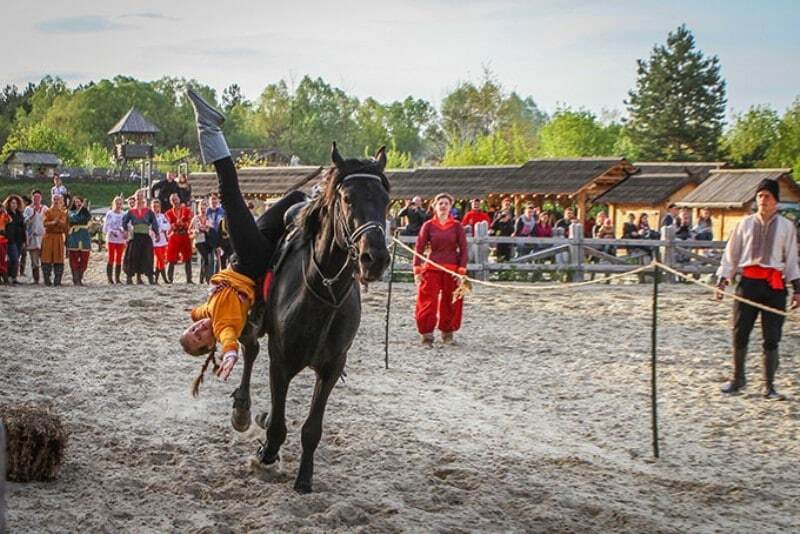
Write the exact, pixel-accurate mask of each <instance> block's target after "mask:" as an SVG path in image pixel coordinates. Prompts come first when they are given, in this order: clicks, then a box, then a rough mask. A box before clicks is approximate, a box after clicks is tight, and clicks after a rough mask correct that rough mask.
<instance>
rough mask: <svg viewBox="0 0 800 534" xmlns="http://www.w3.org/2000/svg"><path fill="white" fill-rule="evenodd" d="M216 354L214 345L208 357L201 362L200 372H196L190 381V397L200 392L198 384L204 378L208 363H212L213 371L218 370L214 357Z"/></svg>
mask: <svg viewBox="0 0 800 534" xmlns="http://www.w3.org/2000/svg"><path fill="white" fill-rule="evenodd" d="M216 354H217V346H216V345H214V346H213V347H212V348H211V350H210V351H209V352H208V357H207V358H206V361H205V362H203V366H202V367H201V368H200V374H198V375H197V376H196V377H195V379H194V381H192V397H197V396H198V395H199V394H200V384H202V383H203V379H204V378H205V374H206V369H208V364H210V363H213V364H214V371H213V372H215V373H216V372H217V371H218V370H219V363H218V362H217V358H216Z"/></svg>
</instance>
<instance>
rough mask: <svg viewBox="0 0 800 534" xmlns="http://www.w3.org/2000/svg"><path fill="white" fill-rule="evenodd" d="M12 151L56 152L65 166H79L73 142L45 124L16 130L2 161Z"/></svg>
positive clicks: (5, 146) (9, 138)
mask: <svg viewBox="0 0 800 534" xmlns="http://www.w3.org/2000/svg"><path fill="white" fill-rule="evenodd" d="M12 150H37V151H41V152H54V153H55V154H56V155H58V156H59V157H60V158H61V160H62V161H63V162H64V165H67V166H70V167H71V166H75V165H77V164H78V158H77V157H76V156H77V152H76V150H75V147H74V145H73V144H72V143H71V140H70V139H69V138H68V137H67V136H66V135H65V134H64V133H63V132H60V131H58V130H55V129H53V128H50V127H49V126H47V125H46V124H44V123H39V124H33V125H31V126H21V127H18V128H15V129H14V130H13V131H12V132H11V134H10V135H9V136H8V140H7V141H6V144H5V145H4V146H3V153H2V154H1V155H0V160H5V158H7V157H8V155H9V154H10V153H11V151H12Z"/></svg>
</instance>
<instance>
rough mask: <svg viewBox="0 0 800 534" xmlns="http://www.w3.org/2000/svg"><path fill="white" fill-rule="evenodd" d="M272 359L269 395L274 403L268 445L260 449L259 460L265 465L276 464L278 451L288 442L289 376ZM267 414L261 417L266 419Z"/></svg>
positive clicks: (270, 417)
mask: <svg viewBox="0 0 800 534" xmlns="http://www.w3.org/2000/svg"><path fill="white" fill-rule="evenodd" d="M273 362H274V360H272V358H270V364H269V393H270V399H271V402H272V406H271V410H270V412H269V420H268V421H267V422H266V424H265V426H266V429H267V443H266V445H264V446H263V447H259V449H258V454H257V455H258V459H259V460H261V463H263V464H271V463H275V461H277V460H278V451H280V448H281V445H283V442H284V441H286V394H287V392H288V391H289V382H290V381H291V379H292V376H289V375H288V373H287V370H286V368H285V366H283V365H280V364H277V363H273ZM264 416H265V414H264V415H262V416H259V417H261V418H262V420H263V418H264Z"/></svg>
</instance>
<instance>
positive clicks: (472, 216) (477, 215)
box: [461, 209, 492, 234]
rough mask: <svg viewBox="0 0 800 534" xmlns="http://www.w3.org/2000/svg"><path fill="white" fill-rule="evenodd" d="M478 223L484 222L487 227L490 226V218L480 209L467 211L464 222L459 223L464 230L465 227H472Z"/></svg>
mask: <svg viewBox="0 0 800 534" xmlns="http://www.w3.org/2000/svg"><path fill="white" fill-rule="evenodd" d="M479 222H485V223H486V224H488V225H489V226H491V225H492V218H491V217H489V214H488V213H486V212H485V211H483V210H481V209H477V210H469V211H468V212H467V214H466V215H464V220H462V221H461V224H462V225H464V227H465V228H466V227H467V226H472V225H474V224H476V223H479ZM473 234H474V229H473Z"/></svg>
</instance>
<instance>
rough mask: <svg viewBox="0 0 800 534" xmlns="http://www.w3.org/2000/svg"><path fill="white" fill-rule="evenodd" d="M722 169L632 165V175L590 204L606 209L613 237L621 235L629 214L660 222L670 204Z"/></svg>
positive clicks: (693, 165) (702, 164) (710, 165)
mask: <svg viewBox="0 0 800 534" xmlns="http://www.w3.org/2000/svg"><path fill="white" fill-rule="evenodd" d="M724 165H725V163H723V162H680V163H671V162H641V163H636V164H635V166H636V171H635V173H634V174H632V175H630V176H628V177H627V178H625V179H624V180H622V181H620V182H619V183H617V185H615V186H613V187H611V188H610V189H609V190H607V191H606V192H605V193H603V194H601V195H599V196H597V197H595V198H594V199H592V202H593V203H601V204H606V205H607V206H608V215H609V217H611V220H612V221H614V227H615V230H616V231H615V234H616V235H622V227H623V225H624V224H625V222H627V219H628V215H629V214H631V213H633V214H634V215H635V216H636V218H637V220H638V218H639V215H640V214H642V213H646V214H647V216H648V218H649V220H650V221H655V222H657V221H660V220H661V217H662V216H663V215H664V214H666V211H667V207H668V206H669V205H670V204H672V203H674V202H677V201H678V200H681V199H683V198H684V197H685V196H686V195H688V194H689V193H690V192H691V191H693V190H694V189H695V188H697V187H698V186H699V185H700V184H701V183H702V182H703V181H704V180H705V179H706V178H708V176H709V174H710V173H711V171H712V170H714V169H718V168H720V167H722V166H724ZM651 224H652V223H651Z"/></svg>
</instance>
